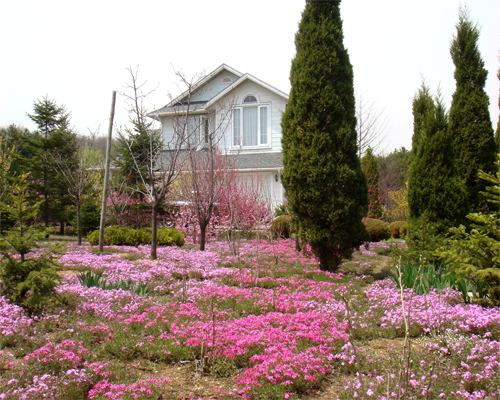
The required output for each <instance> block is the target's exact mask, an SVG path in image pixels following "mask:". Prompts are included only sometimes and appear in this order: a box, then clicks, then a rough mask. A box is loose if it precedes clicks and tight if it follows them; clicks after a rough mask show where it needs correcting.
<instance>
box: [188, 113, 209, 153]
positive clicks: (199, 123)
mask: <svg viewBox="0 0 500 400" xmlns="http://www.w3.org/2000/svg"><path fill="white" fill-rule="evenodd" d="M208 139H209V128H208V116H205V115H197V116H189V117H188V119H187V121H186V138H185V143H186V146H189V147H192V146H195V147H198V146H204V145H206V144H208Z"/></svg>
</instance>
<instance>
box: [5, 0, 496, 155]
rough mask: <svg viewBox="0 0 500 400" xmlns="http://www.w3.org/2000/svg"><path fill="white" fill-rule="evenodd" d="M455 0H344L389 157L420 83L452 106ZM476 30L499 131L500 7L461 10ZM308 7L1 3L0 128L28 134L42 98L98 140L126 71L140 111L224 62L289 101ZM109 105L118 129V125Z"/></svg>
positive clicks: (175, 1)
mask: <svg viewBox="0 0 500 400" xmlns="http://www.w3.org/2000/svg"><path fill="white" fill-rule="evenodd" d="M459 5H460V0H404V1H402V0H378V1H374V0H344V1H343V2H342V4H341V13H342V19H343V21H344V44H345V46H346V47H347V48H348V51H349V55H350V59H351V63H352V64H353V67H354V80H355V86H356V91H357V92H362V93H363V94H364V98H365V99H372V101H373V102H375V104H376V107H378V108H379V109H384V115H385V117H386V118H387V121H388V140H387V144H386V150H387V151H391V150H393V149H394V148H399V147H401V146H405V147H406V148H407V149H409V148H411V136H412V132H413V117H412V110H411V104H412V98H413V96H414V94H415V93H416V91H417V89H418V88H419V86H420V84H421V80H422V76H424V77H425V78H426V81H427V83H428V84H429V85H430V87H431V89H432V90H433V91H435V90H436V89H437V87H438V85H440V87H441V91H442V95H443V99H444V101H445V104H447V106H448V107H449V105H450V103H451V96H452V93H453V91H454V89H455V81H454V78H453V71H454V65H453V63H452V60H451V56H450V54H449V46H450V40H451V38H452V35H453V34H454V33H455V24H456V22H457V21H458V8H459ZM467 6H468V7H469V9H470V12H471V17H472V19H473V20H474V21H476V22H478V24H479V25H480V26H481V37H480V41H479V47H480V51H481V54H482V57H483V60H484V61H485V64H486V68H487V70H488V71H489V75H488V81H487V87H486V91H487V93H488V94H489V96H490V103H491V104H490V113H491V118H492V121H493V128H495V127H496V124H497V121H498V112H499V108H498V95H499V81H498V79H497V77H496V71H497V69H498V67H499V64H500V62H499V50H500V23H499V21H500V19H499V18H500V1H499V0H469V1H468V2H467ZM304 7H305V0H253V1H242V0H240V1H236V0H211V1H207V0H184V1H183V0H163V1H151V0H142V1H140V2H139V1H132V0H122V1H115V0H100V1H95V0H87V1H78V2H77V1H68V0H44V1H39V0H0V57H1V61H0V126H4V127H6V126H8V125H10V124H11V123H14V124H16V125H18V126H24V127H27V128H28V129H30V130H33V129H35V128H36V127H35V125H34V124H33V122H32V121H31V120H30V119H29V118H28V117H27V115H26V113H27V112H28V113H31V112H32V111H33V102H34V101H35V100H36V99H42V98H43V97H44V96H47V97H48V98H49V99H51V100H54V101H56V103H57V104H59V105H64V106H65V107H66V109H67V110H68V111H70V112H71V116H72V125H73V126H74V127H75V128H76V129H77V130H78V131H79V132H81V133H86V132H88V130H89V129H90V130H92V131H95V130H96V129H97V128H98V127H99V126H100V132H101V134H106V132H107V127H108V121H109V113H110V107H111V94H112V91H113V90H117V91H121V90H123V86H124V85H125V84H126V83H127V81H128V78H129V76H128V73H127V71H126V67H129V66H130V67H133V68H135V67H137V66H139V80H147V86H149V87H150V88H154V87H156V86H158V89H157V90H156V92H155V93H154V94H153V95H152V96H150V97H149V100H148V102H147V104H146V105H147V107H148V108H149V109H154V108H159V107H161V106H163V105H165V104H166V103H167V102H168V100H169V98H168V96H167V94H168V93H171V94H173V95H175V94H178V88H177V86H176V82H177V79H176V77H175V75H174V68H175V69H182V71H183V72H184V73H185V74H186V75H187V76H188V77H190V76H193V75H194V74H196V73H200V72H203V71H204V72H206V73H209V72H211V71H212V70H214V69H215V68H217V67H218V66H219V65H221V64H223V63H225V64H227V65H229V66H231V67H233V68H234V69H236V70H238V71H240V72H242V73H246V72H248V73H250V74H252V75H254V76H255V77H257V78H259V79H261V80H263V81H265V82H267V83H268V84H270V85H272V86H275V87H277V88H278V89H280V90H283V91H285V92H288V91H289V89H290V83H289V73H290V63H291V60H292V58H293V56H294V53H295V44H294V37H295V33H296V31H297V28H298V23H299V21H300V18H301V13H302V10H303V9H304ZM124 107H125V105H124V102H123V98H121V97H120V96H118V98H117V104H116V111H117V114H116V117H115V122H116V123H118V124H124V123H126V121H127V115H126V113H125V112H124Z"/></svg>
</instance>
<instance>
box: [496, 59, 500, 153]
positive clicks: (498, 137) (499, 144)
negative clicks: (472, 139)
mask: <svg viewBox="0 0 500 400" xmlns="http://www.w3.org/2000/svg"><path fill="white" fill-rule="evenodd" d="M497 77H498V80H499V81H500V68H498V71H497ZM498 110H499V111H500V90H499V93H498ZM495 149H496V152H497V153H500V114H498V123H497V131H496V132H495Z"/></svg>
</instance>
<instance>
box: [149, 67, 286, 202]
mask: <svg viewBox="0 0 500 400" xmlns="http://www.w3.org/2000/svg"><path fill="white" fill-rule="evenodd" d="M287 101H288V95H287V94H286V93H284V92H282V91H281V90H278V89H276V88H275V87H273V86H271V85H269V84H267V83H265V82H263V81H261V80H260V79H257V78H255V77H254V76H252V75H250V74H242V73H241V72H238V71H236V70H234V69H233V68H231V67H229V66H227V65H225V64H223V65H221V66H220V67H219V68H217V69H216V70H214V71H213V72H211V73H210V74H208V75H206V76H205V77H204V78H202V79H200V80H199V81H198V82H196V83H195V84H194V85H193V86H192V87H191V88H190V90H189V91H187V92H185V93H183V94H182V95H180V96H179V97H177V98H176V99H174V100H172V101H171V102H170V103H169V104H167V105H166V106H165V107H163V108H161V109H159V110H156V111H154V112H153V113H151V114H150V116H152V117H154V118H155V119H158V120H159V121H160V122H161V125H162V135H163V140H164V142H165V143H171V142H172V141H173V137H174V132H175V131H176V127H175V124H176V123H178V122H176V121H178V116H179V109H183V110H186V108H187V107H189V111H188V113H187V115H188V120H187V123H185V126H187V129H188V130H192V131H193V132H195V131H196V135H197V136H198V138H200V142H203V137H205V138H206V137H207V133H206V132H208V130H209V124H213V126H217V127H219V131H220V132H222V137H221V138H220V140H219V141H218V144H219V149H220V150H221V151H222V152H223V153H225V154H228V155H233V156H234V157H235V158H236V162H235V168H236V169H237V171H238V176H239V177H240V178H241V179H245V180H247V179H250V178H252V179H255V177H257V176H258V179H259V180H260V182H261V184H262V187H263V194H262V195H263V197H265V198H266V199H267V200H268V201H270V202H271V205H272V208H273V209H274V208H275V207H276V205H278V204H281V203H282V202H283V201H284V191H283V186H282V184H281V181H280V173H281V170H282V168H283V163H282V157H281V116H282V114H283V112H284V110H285V107H286V104H287ZM183 112H184V111H183ZM205 140H208V139H205Z"/></svg>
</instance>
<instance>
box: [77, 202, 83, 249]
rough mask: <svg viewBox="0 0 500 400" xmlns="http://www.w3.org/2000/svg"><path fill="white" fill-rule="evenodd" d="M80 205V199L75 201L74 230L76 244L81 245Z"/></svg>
mask: <svg viewBox="0 0 500 400" xmlns="http://www.w3.org/2000/svg"><path fill="white" fill-rule="evenodd" d="M81 207H82V205H81V204H80V201H77V202H76V231H77V232H78V246H81V245H82V225H81V223H80V210H81Z"/></svg>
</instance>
